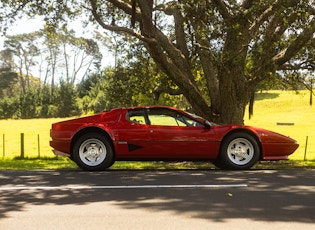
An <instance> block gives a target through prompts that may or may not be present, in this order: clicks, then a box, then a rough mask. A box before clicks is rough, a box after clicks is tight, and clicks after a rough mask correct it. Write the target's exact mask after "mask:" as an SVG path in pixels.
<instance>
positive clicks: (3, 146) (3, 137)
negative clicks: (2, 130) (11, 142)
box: [2, 134, 5, 158]
mask: <svg viewBox="0 0 315 230" xmlns="http://www.w3.org/2000/svg"><path fill="white" fill-rule="evenodd" d="M2 141H3V145H2V148H3V158H4V157H5V134H3V136H2Z"/></svg>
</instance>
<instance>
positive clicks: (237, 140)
mask: <svg viewBox="0 0 315 230" xmlns="http://www.w3.org/2000/svg"><path fill="white" fill-rule="evenodd" d="M259 157H260V148H259V145H258V142H257V140H256V138H254V137H253V136H252V135H250V134H248V133H244V132H237V133H233V134H231V135H229V136H228V137H227V138H226V139H225V140H224V141H223V142H222V145H221V151H220V156H219V159H218V160H219V162H220V166H221V168H224V169H250V168H251V167H252V166H253V165H255V164H256V163H257V161H258V160H259Z"/></svg>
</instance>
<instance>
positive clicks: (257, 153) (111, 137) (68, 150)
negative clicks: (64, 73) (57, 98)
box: [50, 106, 299, 171]
mask: <svg viewBox="0 0 315 230" xmlns="http://www.w3.org/2000/svg"><path fill="white" fill-rule="evenodd" d="M50 136H51V138H52V140H51V141H50V145H51V147H53V148H54V150H53V151H54V153H55V154H56V155H63V156H67V157H70V158H71V159H72V160H73V161H74V162H76V164H77V165H78V166H79V167H81V168H82V169H84V170H89V171H95V170H105V169H106V168H108V167H110V166H111V165H112V164H114V162H115V161H121V160H124V161H125V160H133V161H141V160H145V161H148V160H150V161H151V160H167V161H171V160H175V161H183V160H189V161H197V160H210V161H212V162H213V163H214V164H215V165H216V166H218V167H219V168H222V169H249V168H251V167H252V166H253V165H254V164H256V162H257V161H259V160H285V159H288V155H290V154H292V153H293V152H294V151H295V150H296V149H297V148H298V146H299V145H298V144H297V142H296V141H295V140H293V139H291V138H289V137H286V136H283V135H281V134H278V133H274V132H271V131H267V130H264V129H261V128H254V127H251V126H243V125H218V124H215V123H212V122H209V121H207V120H205V119H203V118H201V117H198V116H196V115H193V114H190V113H187V112H184V111H181V110H178V109H175V108H172V107H166V106H143V107H133V108H117V109H112V110H111V111H109V112H104V113H100V114H96V115H93V116H88V117H83V118H77V119H72V120H68V121H63V122H58V123H54V124H52V129H51V131H50Z"/></svg>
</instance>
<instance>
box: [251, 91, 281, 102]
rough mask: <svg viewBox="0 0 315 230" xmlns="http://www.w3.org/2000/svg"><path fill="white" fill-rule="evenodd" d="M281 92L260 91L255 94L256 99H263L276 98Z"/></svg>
mask: <svg viewBox="0 0 315 230" xmlns="http://www.w3.org/2000/svg"><path fill="white" fill-rule="evenodd" d="M279 95H280V93H270V92H258V93H256V94H255V101H261V100H265V99H274V98H277V97H279Z"/></svg>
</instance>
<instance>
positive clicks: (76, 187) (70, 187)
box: [0, 184, 247, 191]
mask: <svg viewBox="0 0 315 230" xmlns="http://www.w3.org/2000/svg"><path fill="white" fill-rule="evenodd" d="M237 187H247V184H208V185H203V184H196V185H95V186H93V185H91V186H90V185H62V186H0V191H10V190H80V189H154V188H237Z"/></svg>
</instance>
